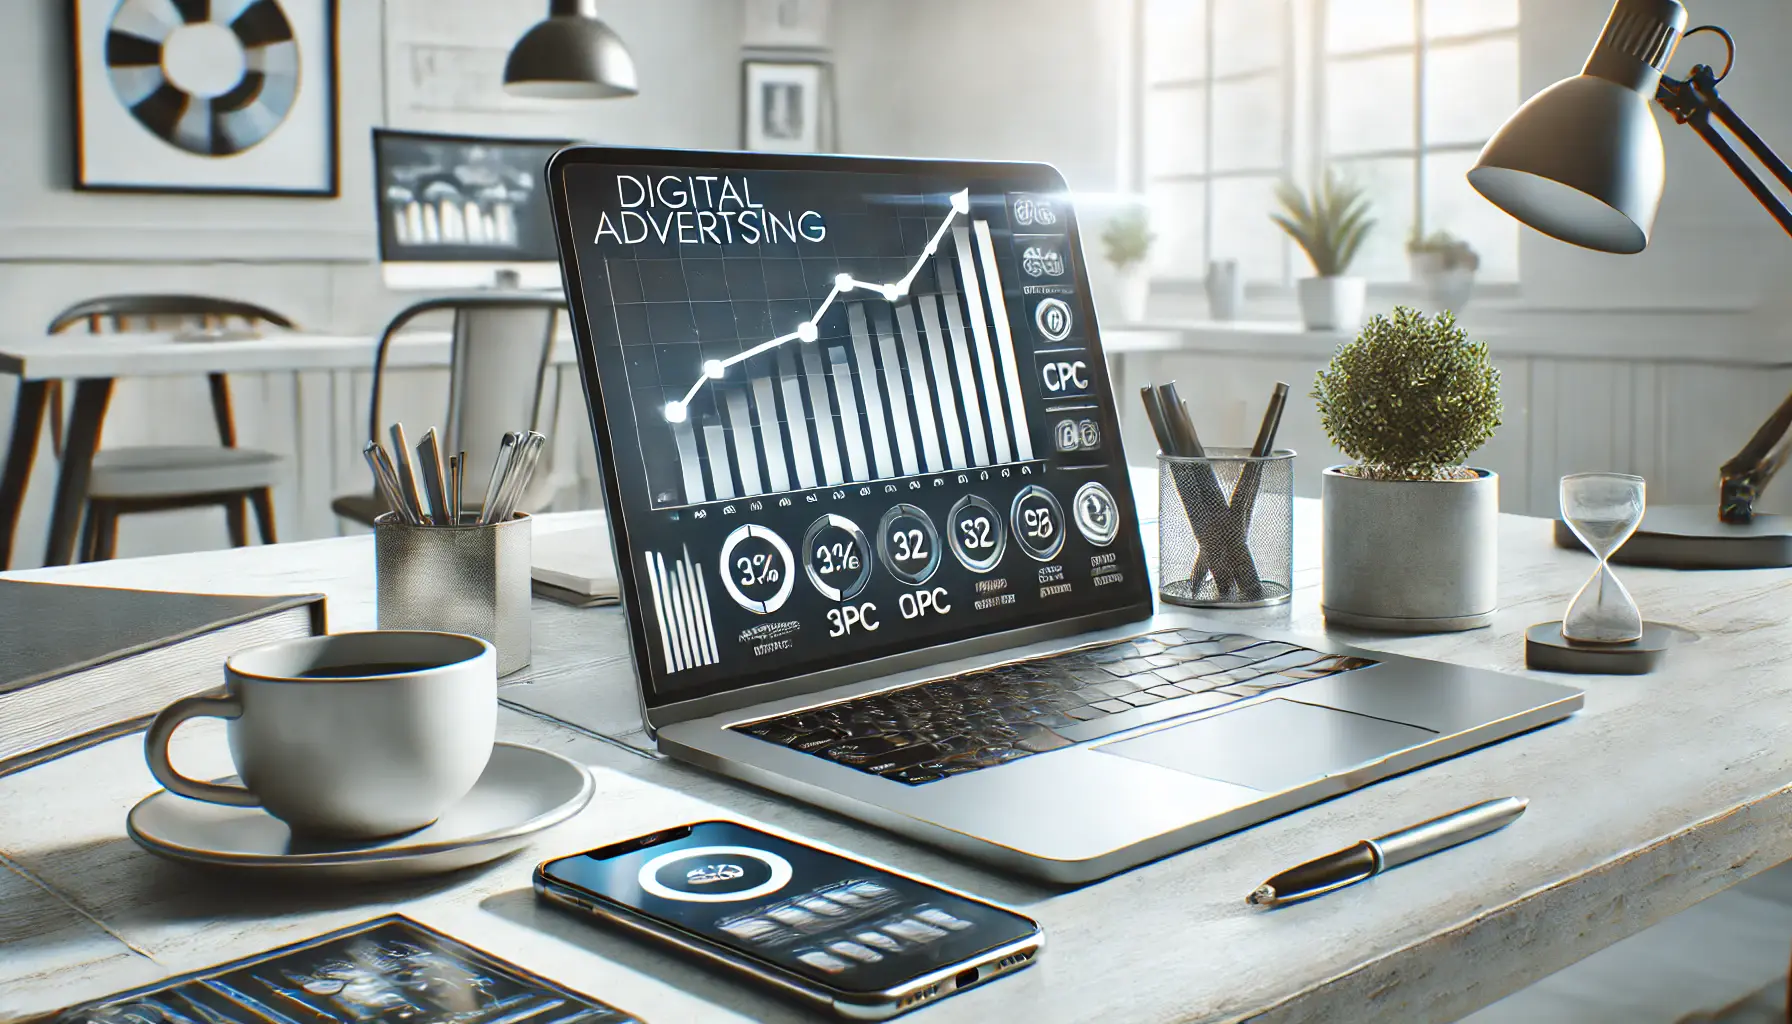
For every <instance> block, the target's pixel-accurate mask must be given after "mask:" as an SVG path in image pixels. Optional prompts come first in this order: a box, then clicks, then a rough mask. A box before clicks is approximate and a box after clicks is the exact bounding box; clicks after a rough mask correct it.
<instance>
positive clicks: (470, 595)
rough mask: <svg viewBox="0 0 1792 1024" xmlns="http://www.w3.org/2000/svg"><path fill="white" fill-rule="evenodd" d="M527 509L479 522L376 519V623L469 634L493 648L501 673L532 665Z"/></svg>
mask: <svg viewBox="0 0 1792 1024" xmlns="http://www.w3.org/2000/svg"><path fill="white" fill-rule="evenodd" d="M531 531H532V524H531V521H530V518H529V516H528V514H527V513H524V512H518V513H515V514H514V515H512V516H511V517H510V518H509V519H506V520H505V521H503V522H501V523H489V524H481V523H479V521H478V517H477V516H476V515H473V514H470V513H469V514H465V515H463V516H462V525H460V526H412V525H410V524H408V523H406V522H404V521H403V520H401V519H400V518H399V517H398V515H397V514H396V513H392V512H387V513H385V514H384V515H381V516H380V517H379V518H377V519H375V520H374V524H373V550H374V580H375V584H376V589H377V591H378V595H379V628H381V629H426V630H435V631H438V632H443V633H467V634H471V635H472V636H476V637H479V638H480V639H481V640H485V641H487V642H488V643H490V644H491V645H492V646H493V647H495V648H497V651H498V674H499V675H501V676H502V675H509V674H510V673H512V672H515V671H516V670H518V669H520V668H525V667H527V666H528V664H529V658H530V655H531V652H532V648H533V645H534V641H533V638H532V637H531V635H530V631H529V603H530V599H531V588H530V545H529V541H530V537H531Z"/></svg>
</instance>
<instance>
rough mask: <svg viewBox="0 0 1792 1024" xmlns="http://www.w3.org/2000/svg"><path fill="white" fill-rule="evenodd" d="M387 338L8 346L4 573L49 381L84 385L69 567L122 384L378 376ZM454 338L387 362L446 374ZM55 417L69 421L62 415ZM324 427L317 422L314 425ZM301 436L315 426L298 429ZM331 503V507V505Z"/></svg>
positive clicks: (123, 337) (66, 452)
mask: <svg viewBox="0 0 1792 1024" xmlns="http://www.w3.org/2000/svg"><path fill="white" fill-rule="evenodd" d="M377 341H378V337H377V336H374V335H365V334H348V335H338V334H307V333H280V332H271V333H269V334H268V335H267V336H266V337H262V338H253V339H248V340H241V341H238V340H228V341H198V340H182V339H180V338H178V337H176V336H175V335H172V334H166V333H148V332H145V333H141V334H135V333H126V334H114V335H92V336H88V335H62V336H58V337H53V338H50V337H44V338H31V339H28V340H20V341H12V342H7V343H5V344H0V375H6V376H13V377H17V378H19V396H18V404H17V406H16V407H15V409H14V412H13V427H12V437H11V441H10V443H9V446H8V449H7V455H6V465H5V468H4V469H3V470H0V567H5V566H8V565H11V564H12V546H13V543H14V541H15V539H16V538H15V534H16V533H17V532H18V520H19V514H20V512H21V511H22V510H23V508H24V505H25V489H26V486H27V484H28V483H29V481H30V478H31V465H32V462H33V461H34V460H35V459H36V456H37V448H38V443H39V440H40V438H41V436H42V434H41V432H42V429H43V421H44V412H45V402H46V398H47V392H48V389H49V382H50V381H53V380H64V379H72V380H74V381H75V382H76V384H75V389H74V402H73V405H72V408H71V410H70V412H69V422H68V429H67V430H66V431H65V432H64V435H63V436H64V438H65V441H64V445H63V452H62V460H61V465H60V467H59V468H58V470H57V476H56V498H55V503H54V505H53V507H52V509H51V512H50V534H49V539H48V541H47V542H46V545H45V548H44V564H45V565H51V566H54V565H66V564H68V563H69V562H71V561H73V559H74V551H75V536H76V534H77V533H78V532H79V530H80V527H81V510H82V508H83V507H84V504H85V501H86V498H87V483H88V479H89V476H90V474H91V472H92V469H93V454H94V452H95V450H97V449H98V447H99V438H100V424H101V422H102V421H103V420H104V419H105V415H106V406H107V403H108V402H109V401H110V400H111V397H112V387H113V383H114V382H115V381H116V380H117V379H118V378H120V377H187V376H192V377H197V376H203V375H205V374H208V373H278V372H299V371H305V370H368V371H371V370H372V369H373V353H374V345H375V344H376V343H377ZM449 351H450V341H449V336H448V333H447V332H446V331H435V332H425V331H418V332H416V333H405V334H401V335H399V336H398V337H397V338H396V339H394V341H393V344H392V347H391V349H390V351H389V352H388V357H387V365H388V366H390V367H391V368H393V369H397V370H403V369H421V368H430V367H446V366H447V365H448V361H449ZM550 359H551V361H552V362H553V364H554V365H555V366H568V365H573V364H575V363H576V361H577V356H576V354H575V349H574V346H573V345H572V342H571V338H570V336H564V337H562V338H561V339H559V340H558V341H557V342H556V343H555V345H554V347H553V350H552V352H551V353H550ZM52 415H61V411H60V410H53V411H52ZM313 426H315V425H313ZM294 429H295V431H296V432H297V434H298V436H299V437H300V439H301V443H302V441H303V438H304V437H305V435H306V433H307V429H306V424H305V423H303V422H300V423H296V424H295V425H294ZM328 501H329V499H328V498H324V500H323V506H322V507H327V506H328Z"/></svg>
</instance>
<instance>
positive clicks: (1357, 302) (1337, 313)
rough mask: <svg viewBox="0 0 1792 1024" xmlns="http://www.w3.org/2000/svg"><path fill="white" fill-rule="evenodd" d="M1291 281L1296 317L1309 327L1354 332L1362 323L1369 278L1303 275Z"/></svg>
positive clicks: (1318, 329) (1316, 329) (1313, 329)
mask: <svg viewBox="0 0 1792 1024" xmlns="http://www.w3.org/2000/svg"><path fill="white" fill-rule="evenodd" d="M1294 284H1295V289H1296V293H1295V297H1296V298H1298V299H1299V300H1300V319H1301V323H1303V324H1304V325H1305V326H1306V328H1307V330H1309V331H1341V332H1344V333H1354V332H1355V331H1356V329H1357V328H1358V327H1361V326H1362V325H1363V302H1364V299H1365V298H1366V296H1367V295H1368V287H1369V282H1368V281H1366V280H1364V279H1363V278H1360V277H1303V278H1301V279H1300V280H1299V281H1296V282H1294Z"/></svg>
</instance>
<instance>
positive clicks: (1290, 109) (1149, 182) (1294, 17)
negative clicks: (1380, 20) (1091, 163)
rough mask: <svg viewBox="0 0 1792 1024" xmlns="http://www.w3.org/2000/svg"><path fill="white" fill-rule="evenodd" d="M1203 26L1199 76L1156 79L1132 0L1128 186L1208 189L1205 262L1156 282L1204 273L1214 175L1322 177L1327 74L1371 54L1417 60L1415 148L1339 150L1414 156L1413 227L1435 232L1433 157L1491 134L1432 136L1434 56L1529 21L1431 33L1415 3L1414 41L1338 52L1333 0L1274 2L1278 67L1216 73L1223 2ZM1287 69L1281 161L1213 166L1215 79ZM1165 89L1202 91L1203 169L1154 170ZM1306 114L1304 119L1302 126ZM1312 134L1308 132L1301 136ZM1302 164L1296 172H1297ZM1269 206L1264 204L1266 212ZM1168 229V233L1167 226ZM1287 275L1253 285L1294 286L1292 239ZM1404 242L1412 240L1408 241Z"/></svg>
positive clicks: (1141, 3)
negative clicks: (1332, 43)
mask: <svg viewBox="0 0 1792 1024" xmlns="http://www.w3.org/2000/svg"><path fill="white" fill-rule="evenodd" d="M1202 2H1203V11H1202V15H1203V25H1204V38H1203V43H1204V48H1205V52H1204V55H1203V56H1204V59H1203V63H1202V69H1201V71H1200V72H1199V73H1191V74H1188V75H1184V76H1180V77H1175V78H1165V79H1162V80H1158V81H1153V80H1152V79H1151V68H1150V67H1149V66H1148V61H1147V53H1146V47H1147V42H1146V40H1147V39H1148V37H1149V35H1150V33H1151V32H1152V18H1151V10H1150V8H1151V0H1134V3H1133V25H1134V29H1135V31H1134V35H1133V45H1132V58H1133V65H1134V66H1133V68H1132V69H1131V74H1130V76H1129V77H1130V81H1131V87H1132V92H1133V95H1134V96H1135V97H1136V100H1135V102H1134V104H1133V116H1134V124H1133V132H1132V153H1131V156H1132V160H1131V166H1132V168H1133V173H1132V175H1131V178H1132V180H1131V181H1130V182H1129V185H1130V187H1131V188H1132V189H1133V190H1134V191H1135V192H1137V193H1139V194H1141V195H1146V196H1149V195H1150V194H1151V193H1152V190H1153V186H1155V185H1157V184H1160V183H1172V184H1187V183H1199V184H1201V185H1202V188H1201V193H1200V194H1201V200H1200V201H1201V204H1202V218H1201V239H1200V247H1201V252H1202V254H1203V261H1202V262H1203V265H1202V266H1201V267H1197V268H1191V271H1190V272H1189V273H1185V274H1154V277H1155V278H1156V279H1158V280H1163V281H1167V282H1179V281H1180V282H1193V281H1199V280H1200V279H1201V277H1202V276H1203V275H1204V274H1205V272H1206V271H1205V262H1206V261H1208V260H1211V259H1212V258H1213V255H1212V254H1213V252H1214V222H1215V218H1214V216H1213V197H1214V188H1213V182H1214V181H1215V180H1216V179H1223V178H1263V177H1268V176H1270V175H1274V176H1276V177H1277V178H1292V179H1294V180H1297V181H1314V180H1317V178H1318V177H1319V175H1320V174H1322V173H1323V171H1324V168H1325V167H1326V165H1327V163H1329V162H1330V161H1331V160H1332V159H1334V156H1333V155H1332V154H1331V153H1329V152H1328V138H1327V124H1326V111H1325V96H1326V86H1327V80H1328V78H1329V77H1331V74H1332V67H1331V65H1332V64H1333V63H1334V62H1349V61H1353V60H1365V59H1373V58H1376V57H1392V56H1406V55H1410V56H1411V57H1412V63H1413V109H1412V119H1413V120H1412V140H1413V141H1412V145H1411V146H1401V147H1390V148H1386V149H1377V150H1365V151H1362V152H1351V153H1346V154H1339V155H1337V156H1336V157H1335V159H1337V160H1341V161H1357V160H1409V161H1411V165H1412V175H1413V207H1412V209H1411V210H1410V211H1409V212H1410V214H1411V218H1412V221H1411V223H1412V227H1413V230H1414V231H1416V232H1418V233H1420V234H1421V235H1422V234H1428V233H1430V230H1431V229H1430V227H1429V226H1428V224H1427V215H1428V213H1429V202H1428V200H1429V188H1428V184H1427V181H1426V171H1427V166H1426V165H1427V162H1428V161H1429V160H1430V159H1431V158H1432V157H1433V156H1434V155H1436V154H1456V153H1465V152H1467V153H1479V152H1480V150H1481V148H1482V147H1483V146H1484V145H1485V144H1486V140H1485V139H1483V140H1480V141H1468V142H1436V143H1433V142H1430V141H1429V140H1428V138H1427V126H1426V123H1425V122H1426V116H1427V113H1428V112H1427V109H1426V107H1427V102H1428V96H1427V87H1428V85H1429V84H1430V82H1429V68H1430V64H1431V60H1432V53H1433V51H1435V50H1438V49H1448V48H1452V47H1460V46H1472V45H1474V44H1477V43H1482V42H1487V41H1491V40H1496V39H1511V40H1512V41H1513V42H1514V44H1515V45H1521V41H1522V37H1521V34H1520V33H1521V30H1522V27H1523V26H1522V23H1514V24H1511V25H1507V26H1502V27H1499V28H1490V29H1480V30H1476V31H1473V32H1457V33H1452V34H1450V35H1442V36H1438V37H1436V38H1430V37H1429V36H1428V33H1427V30H1426V10H1425V8H1426V0H1410V3H1411V4H1412V8H1413V37H1412V40H1411V41H1410V42H1402V43H1391V44H1386V45H1381V46H1375V47H1368V48H1363V49H1356V50H1347V51H1342V52H1339V53H1333V52H1331V51H1330V50H1329V49H1328V47H1327V46H1326V21H1327V10H1328V7H1329V6H1330V5H1329V4H1328V3H1327V0H1271V2H1279V3H1282V4H1283V5H1284V14H1285V16H1286V22H1285V25H1284V28H1283V32H1282V36H1283V38H1282V46H1281V51H1282V58H1283V64H1282V65H1281V67H1280V68H1277V69H1273V70H1271V69H1261V68H1260V69H1255V70H1251V71H1242V72H1228V73H1224V74H1219V75H1216V74H1215V73H1214V51H1215V40H1214V31H1213V29H1214V20H1215V18H1214V10H1215V7H1216V5H1217V2H1218V0H1202ZM1303 17H1304V18H1305V21H1306V24H1307V25H1308V26H1310V31H1308V32H1306V34H1305V35H1306V38H1305V40H1304V41H1305V43H1306V46H1305V47H1304V50H1305V52H1304V53H1303V52H1302V50H1303V47H1302V45H1301V43H1302V42H1303V40H1302V35H1303V29H1302V25H1301V24H1300V22H1301V20H1302V18H1303ZM1277 71H1280V72H1281V73H1282V74H1283V75H1284V76H1285V79H1286V86H1287V87H1286V88H1285V89H1284V90H1283V96H1282V103H1283V118H1282V139H1281V151H1282V166H1281V167H1252V168H1246V169H1228V170H1224V171H1215V170H1214V154H1213V133H1214V116H1213V115H1214V111H1215V100H1214V92H1215V89H1214V86H1215V84H1216V83H1218V84H1223V83H1226V82H1229V81H1243V80H1248V79H1250V78H1253V77H1260V76H1269V75H1273V74H1276V73H1277ZM1303 87H1305V88H1306V89H1307V90H1308V95H1307V97H1306V102H1305V104H1304V107H1305V113H1306V115H1307V116H1306V117H1305V118H1304V119H1303V118H1301V117H1300V115H1301V113H1302V107H1303V104H1302V103H1300V102H1298V94H1299V93H1300V92H1301V91H1302V89H1303ZM1166 89H1199V90H1201V93H1202V103H1203V106H1204V122H1203V126H1202V132H1203V138H1202V153H1201V165H1202V170H1200V171H1178V172H1172V173H1154V172H1153V170H1152V166H1151V165H1152V162H1153V161H1152V158H1151V147H1150V143H1149V140H1148V139H1147V138H1146V135H1147V132H1146V126H1147V125H1148V124H1149V123H1150V120H1151V117H1150V106H1151V100H1152V96H1153V94H1154V93H1155V92H1158V91H1162V90H1166ZM1303 120H1304V121H1305V123H1304V124H1302V123H1300V122H1301V121H1303ZM1303 134H1304V138H1303V137H1302V136H1303ZM1297 169H1298V173H1297ZM1267 212H1268V211H1265V213H1266V215H1267ZM1160 233H1161V232H1160ZM1280 241H1281V252H1282V259H1281V261H1280V262H1281V275H1280V278H1279V280H1264V279H1253V280H1251V281H1250V282H1249V284H1251V285H1252V286H1254V287H1256V288H1262V287H1265V286H1267V287H1270V288H1273V289H1277V290H1288V289H1291V288H1292V287H1293V283H1294V279H1295V277H1296V276H1298V275H1297V273H1296V271H1297V268H1298V267H1299V266H1301V265H1303V264H1302V263H1301V261H1302V260H1303V259H1304V257H1302V256H1300V255H1299V254H1298V253H1296V252H1295V250H1294V246H1293V245H1292V243H1291V242H1290V241H1289V240H1288V239H1286V238H1284V239H1281V240H1280ZM1402 245H1404V240H1403V241H1402ZM1516 275H1518V276H1513V277H1510V278H1508V277H1500V278H1495V279H1489V280H1487V281H1484V282H1482V283H1481V284H1480V285H1478V286H1477V287H1479V288H1482V289H1483V290H1486V289H1487V288H1488V287H1489V286H1491V289H1492V290H1494V291H1495V292H1496V293H1497V292H1499V291H1509V290H1515V289H1516V287H1517V285H1518V283H1519V281H1520V280H1521V275H1522V268H1518V270H1517V271H1516ZM1410 283H1411V282H1410V278H1406V279H1386V280H1372V281H1371V287H1374V288H1390V287H1391V288H1398V287H1400V286H1402V285H1405V284H1410Z"/></svg>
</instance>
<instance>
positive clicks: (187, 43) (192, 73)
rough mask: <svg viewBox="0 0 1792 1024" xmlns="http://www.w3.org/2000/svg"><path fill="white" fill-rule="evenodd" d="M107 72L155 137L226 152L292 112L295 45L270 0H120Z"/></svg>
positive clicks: (201, 150)
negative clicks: (121, 0)
mask: <svg viewBox="0 0 1792 1024" xmlns="http://www.w3.org/2000/svg"><path fill="white" fill-rule="evenodd" d="M106 71H107V74H108V75H109V76H110V78H111V80H112V89H113V91H114V92H116V93H117V94H118V99H119V102H121V103H123V104H124V106H125V108H126V109H128V110H129V111H130V112H131V115H132V116H133V117H135V118H136V119H137V121H138V122H139V123H140V124H142V125H143V127H145V128H148V129H149V130H150V131H152V132H154V133H155V134H156V135H157V136H159V137H160V138H161V139H162V140H163V141H165V142H167V143H168V144H170V145H172V146H176V147H179V148H180V149H184V150H186V151H187V152H189V153H196V154H199V155H200V156H230V155H232V154H235V153H241V152H243V151H244V150H246V149H249V148H251V147H253V146H254V145H255V144H257V143H259V142H261V141H262V140H263V139H266V138H267V137H268V136H270V135H272V134H274V130H275V129H277V128H279V127H280V124H281V122H282V121H284V120H286V115H287V114H289V113H291V112H292V108H293V104H294V103H295V101H296V100H297V98H298V94H299V44H298V42H297V41H296V40H295V39H294V38H293V31H292V24H291V23H290V22H288V21H287V20H286V12H285V11H283V10H281V9H280V4H279V3H278V2H277V0H123V2H122V3H120V4H119V5H118V10H117V11H116V12H114V13H113V15H112V23H111V25H110V26H109V27H108V31H107V33H106Z"/></svg>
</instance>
